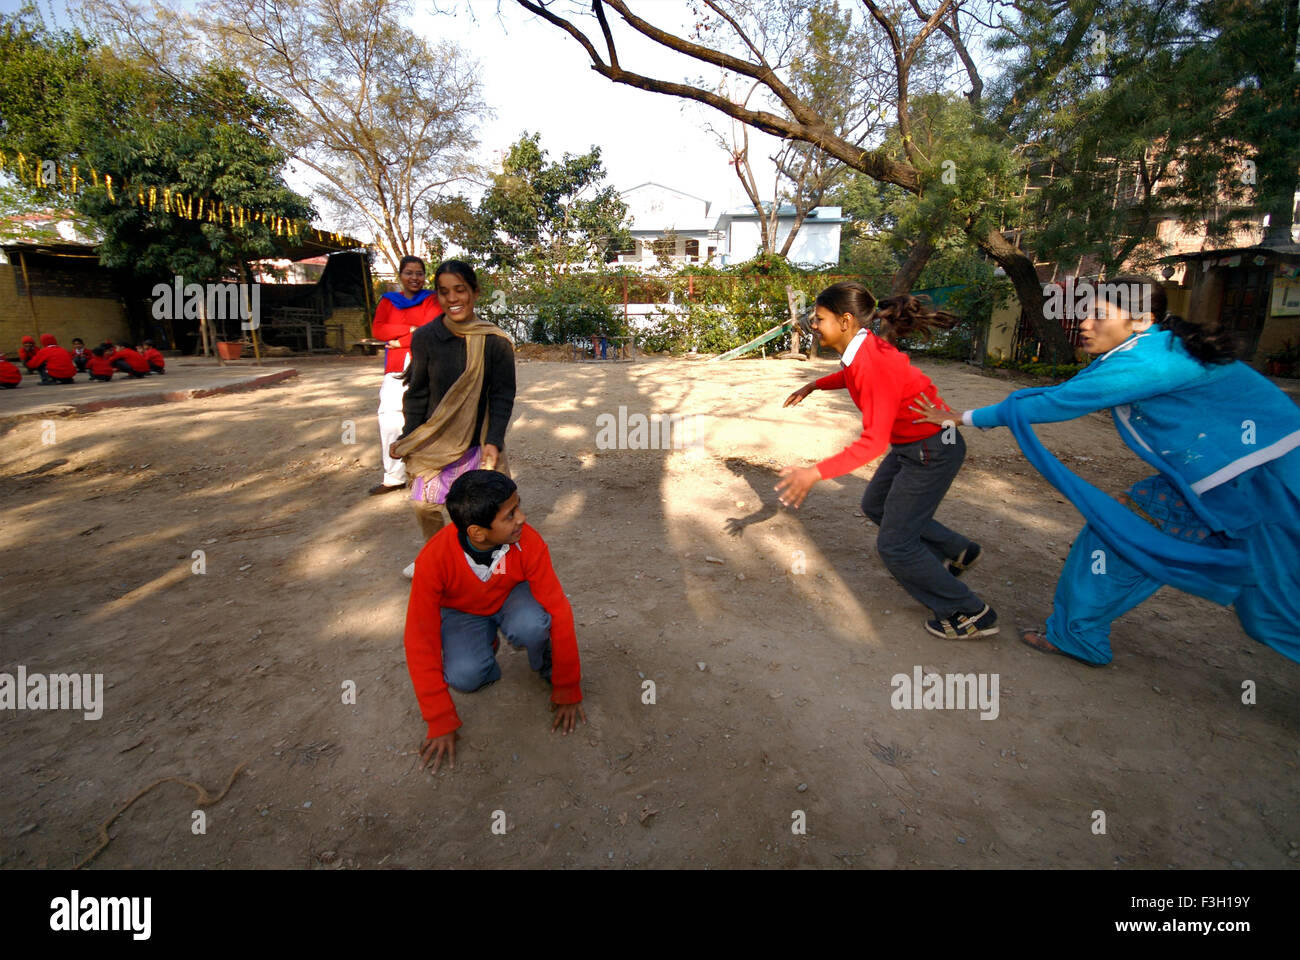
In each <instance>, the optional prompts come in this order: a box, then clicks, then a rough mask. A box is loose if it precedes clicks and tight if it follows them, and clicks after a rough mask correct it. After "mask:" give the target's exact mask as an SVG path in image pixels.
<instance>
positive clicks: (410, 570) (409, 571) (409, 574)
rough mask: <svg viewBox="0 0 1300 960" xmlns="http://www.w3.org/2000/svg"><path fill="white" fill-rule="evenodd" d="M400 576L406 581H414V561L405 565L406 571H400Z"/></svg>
mask: <svg viewBox="0 0 1300 960" xmlns="http://www.w3.org/2000/svg"><path fill="white" fill-rule="evenodd" d="M402 576H404V577H405V578H406V579H407V580H414V579H415V561H414V560H412V561H411V562H410V563H408V564H407V565H406V569H405V570H403V571H402Z"/></svg>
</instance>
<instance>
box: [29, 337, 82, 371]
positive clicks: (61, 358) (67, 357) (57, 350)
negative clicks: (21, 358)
mask: <svg viewBox="0 0 1300 960" xmlns="http://www.w3.org/2000/svg"><path fill="white" fill-rule="evenodd" d="M42 363H43V364H45V372H46V373H48V374H49V375H50V376H51V377H59V378H60V379H67V378H68V377H75V376H76V375H77V367H76V364H74V363H73V362H72V354H70V353H68V351H66V350H64V349H63V348H62V347H60V346H59V345H58V344H56V343H51V344H47V345H46V346H43V347H41V349H39V350H37V351H36V353H35V354H33V355H32V357H31V359H30V360H28V361H27V369H28V370H35V369H37V368H38V367H40V365H41V364H42Z"/></svg>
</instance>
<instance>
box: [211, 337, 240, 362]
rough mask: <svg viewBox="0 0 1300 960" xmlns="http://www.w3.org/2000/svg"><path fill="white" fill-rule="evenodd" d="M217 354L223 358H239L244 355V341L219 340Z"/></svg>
mask: <svg viewBox="0 0 1300 960" xmlns="http://www.w3.org/2000/svg"><path fill="white" fill-rule="evenodd" d="M217 354H218V355H219V356H220V357H221V359H222V360H238V359H239V358H240V357H242V356H243V355H244V341H242V340H218V341H217Z"/></svg>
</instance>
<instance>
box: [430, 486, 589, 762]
mask: <svg viewBox="0 0 1300 960" xmlns="http://www.w3.org/2000/svg"><path fill="white" fill-rule="evenodd" d="M447 512H448V513H449V514H450V515H451V520H452V525H451V526H446V527H443V528H442V529H441V530H440V531H438V533H436V534H435V535H434V536H433V537H431V538H430V540H429V542H428V543H426V544H425V545H424V549H423V550H421V551H420V555H419V556H418V557H416V559H415V576H414V578H413V579H412V581H411V599H410V602H409V603H408V604H407V608H406V633H405V644H406V666H407V669H408V670H410V672H411V682H412V683H413V684H414V685H415V696H416V698H417V699H418V700H419V701H420V714H421V715H422V716H423V717H424V719H425V721H426V722H427V723H428V725H429V729H428V736H427V738H426V739H425V741H424V743H422V744H421V745H420V760H421V764H420V768H421V769H424V767H426V766H428V764H429V761H431V760H432V761H433V770H434V772H435V773H436V772H437V771H438V766H439V764H441V763H442V760H443V758H444V757H445V758H446V759H447V761H448V764H449V766H450V767H451V768H452V769H454V768H455V766H456V736H457V734H456V730H457V729H458V728H459V727H460V725H461V724H460V718H459V717H458V716H457V715H456V707H455V705H454V704H453V703H452V700H451V694H450V693H449V692H448V690H447V688H448V687H449V686H450V687H454V688H455V689H456V690H459V691H461V692H464V693H469V692H471V691H474V690H478V689H480V688H482V687H485V686H487V685H488V684H490V683H495V682H496V681H497V680H499V679H500V678H501V667H500V665H499V664H498V663H497V660H496V652H497V647H498V645H499V641H498V639H497V631H498V630H500V631H501V633H502V634H504V635H505V638H506V641H507V642H508V643H509V644H510V645H511V646H512V647H515V648H516V649H524V650H527V651H528V665H529V666H530V667H532V668H533V669H534V670H536V671H537V672H538V673H539V674H541V676H542V678H543V679H544V680H546V681H547V682H548V683H550V684H551V710H552V711H553V712H554V713H555V719H554V722H553V723H552V724H551V729H552V730H555V729H556V728H559V729H561V730H563V732H564V733H565V734H566V735H567V734H568V733H570V732H571V731H572V730H574V729H575V727H576V726H577V722H578V719H579V718H581V719H582V722H583V723H586V722H587V715H586V713H585V712H584V711H583V709H582V691H581V689H580V687H579V681H580V679H581V673H582V667H581V664H580V663H579V660H578V639H577V636H576V635H575V633H574V629H573V608H572V607H570V606H569V601H568V598H566V597H565V596H564V589H563V588H562V587H561V586H560V581H559V579H558V578H557V577H556V576H555V570H554V569H553V568H552V567H551V554H550V551H549V550H548V549H547V547H546V542H545V541H544V540H542V538H541V535H540V534H539V533H538V532H537V531H536V530H534V529H533V528H532V527H530V526H528V525H527V524H526V523H525V522H524V520H525V517H524V511H523V509H522V508H521V507H520V506H519V493H518V490H517V488H516V487H515V482H514V481H513V480H511V479H510V478H509V477H507V476H506V475H505V474H501V473H497V472H496V471H495V470H470V471H468V472H467V473H464V474H462V475H461V476H460V477H458V478H457V479H456V482H455V483H453V484H452V485H451V489H450V490H449V491H448V492H447Z"/></svg>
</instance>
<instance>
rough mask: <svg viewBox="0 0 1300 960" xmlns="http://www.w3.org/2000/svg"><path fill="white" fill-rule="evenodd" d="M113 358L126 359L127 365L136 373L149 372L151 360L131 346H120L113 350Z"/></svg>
mask: <svg viewBox="0 0 1300 960" xmlns="http://www.w3.org/2000/svg"><path fill="white" fill-rule="evenodd" d="M112 359H113V360H125V361H126V362H127V365H128V366H129V367H130V368H131V369H132V370H134V371H135V372H136V373H148V372H149V361H148V360H146V359H145V358H144V357H142V356H140V354H138V353H136V352H135V351H134V350H132V349H131V348H130V347H118V348H117V349H116V350H114V351H113V357H112Z"/></svg>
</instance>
